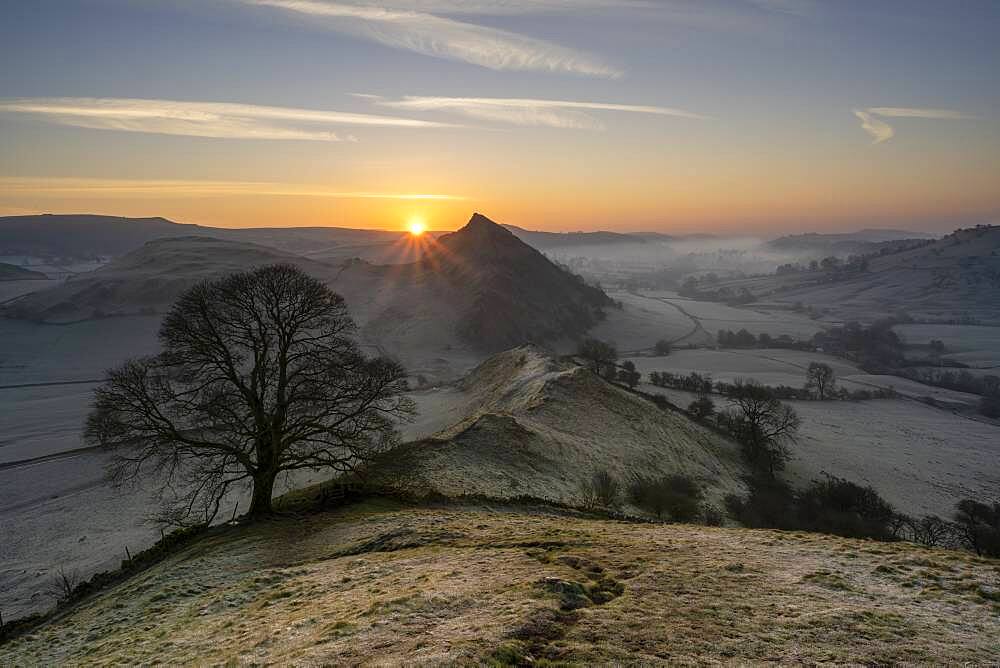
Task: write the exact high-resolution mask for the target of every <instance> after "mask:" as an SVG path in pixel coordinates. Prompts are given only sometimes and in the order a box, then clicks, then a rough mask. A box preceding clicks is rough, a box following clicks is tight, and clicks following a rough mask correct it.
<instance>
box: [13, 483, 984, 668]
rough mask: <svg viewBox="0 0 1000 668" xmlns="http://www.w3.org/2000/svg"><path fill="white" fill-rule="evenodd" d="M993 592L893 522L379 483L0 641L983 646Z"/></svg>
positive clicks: (583, 658) (669, 657)
mask: <svg viewBox="0 0 1000 668" xmlns="http://www.w3.org/2000/svg"><path fill="white" fill-rule="evenodd" d="M998 598H1000V562H996V561H990V560H984V559H978V558H975V557H972V556H971V555H967V554H961V553H948V552H942V551H938V550H931V549H924V548H917V547H914V546H912V545H906V544H882V543H870V542H863V541H855V540H846V539H839V538H832V537H827V536H820V535H809V534H801V533H787V532H777V531H754V530H734V529H720V528H705V527H695V526H684V525H648V524H630V523H623V522H610V521H606V520H595V519H589V518H586V517H582V516H578V515H573V514H566V513H557V512H555V511H552V510H547V509H541V508H521V509H513V508H509V507H507V508H505V507H497V506H491V507H489V508H483V507H454V506H448V507H403V508H401V507H398V506H397V505H396V504H394V503H391V502H384V501H378V500H373V501H369V502H367V503H365V504H361V505H356V506H351V507H347V508H344V509H341V510H338V511H335V512H333V513H326V514H320V515H313V516H310V517H307V518H304V519H299V520H295V521H292V520H288V519H286V520H284V521H274V522H264V523H258V524H255V525H252V526H249V527H241V528H234V529H230V530H227V531H223V532H217V533H214V534H210V535H208V536H206V537H205V538H203V539H202V540H200V541H199V542H197V543H195V544H194V545H190V546H187V547H184V548H183V549H181V551H180V552H178V553H177V554H176V555H174V556H173V557H171V558H169V559H168V560H167V561H165V562H163V563H161V564H159V565H157V566H154V567H153V568H151V569H150V570H148V571H146V572H143V573H141V574H139V575H137V576H135V577H133V578H132V579H130V580H128V581H126V582H124V583H122V584H120V585H118V586H116V587H115V588H114V589H111V590H109V591H107V592H106V593H103V594H101V595H99V596H97V597H95V598H93V599H91V600H89V601H86V602H84V603H83V604H81V605H79V606H78V607H76V608H75V609H73V610H70V611H68V612H67V613H66V614H65V615H64V616H63V617H62V618H61V619H58V620H55V621H53V622H51V623H49V624H48V625H46V626H43V627H42V628H39V629H37V630H36V631H35V632H33V633H32V634H30V635H27V636H23V637H21V638H18V639H16V640H13V641H11V642H9V643H8V644H6V645H5V646H2V647H0V663H2V664H4V665H38V664H48V665H54V664H73V665H87V664H97V663H130V664H131V663H149V662H156V663H174V664H176V663H191V662H195V661H198V662H202V663H227V662H232V663H278V664H289V663H297V664H306V663H310V664H312V663H315V664H319V663H327V664H347V663H350V664H360V663H369V662H378V663H380V664H402V663H407V664H413V663H418V664H440V663H443V662H457V663H493V664H495V665H496V664H499V665H504V664H527V663H539V662H542V661H563V662H569V663H578V664H592V663H611V662H632V663H636V662H643V663H653V664H665V663H677V662H692V661H697V662H706V661H707V662H712V661H733V660H745V661H767V660H772V661H773V660H786V661H798V662H838V663H850V662H855V663H860V662H865V663H896V662H921V663H958V662H980V663H982V662H989V661H994V660H995V659H996V657H997V656H998V654H1000V641H998V638H1000V616H998V615H1000V603H998Z"/></svg>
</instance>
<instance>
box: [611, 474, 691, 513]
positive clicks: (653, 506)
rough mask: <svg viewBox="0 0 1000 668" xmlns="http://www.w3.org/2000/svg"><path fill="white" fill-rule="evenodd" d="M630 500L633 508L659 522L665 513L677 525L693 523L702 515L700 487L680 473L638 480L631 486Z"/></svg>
mask: <svg viewBox="0 0 1000 668" xmlns="http://www.w3.org/2000/svg"><path fill="white" fill-rule="evenodd" d="M628 498H629V501H630V502H631V503H632V504H633V505H635V506H637V507H639V508H642V509H643V510H646V511H649V512H651V513H653V514H654V515H655V516H656V517H657V518H659V519H662V518H663V516H664V514H666V515H667V516H668V517H670V519H672V520H673V521H675V522H691V521H693V520H695V519H697V518H698V516H699V515H701V505H700V504H701V499H702V490H701V487H699V486H698V483H696V482H695V481H694V480H692V479H691V478H689V477H687V476H685V475H681V474H673V475H668V476H664V477H662V478H642V477H636V478H635V479H634V480H632V483H631V484H630V485H629V487H628Z"/></svg>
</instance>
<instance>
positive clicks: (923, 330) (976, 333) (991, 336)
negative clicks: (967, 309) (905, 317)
mask: <svg viewBox="0 0 1000 668" xmlns="http://www.w3.org/2000/svg"><path fill="white" fill-rule="evenodd" d="M893 330H894V331H895V332H896V333H897V334H899V335H900V336H901V337H903V339H904V340H905V341H906V342H907V343H909V344H926V343H929V342H930V341H931V339H939V340H941V341H942V342H943V343H944V345H945V350H946V352H945V355H944V357H946V358H948V359H953V360H956V361H959V362H962V363H964V364H968V365H969V366H972V367H977V368H981V369H982V368H1000V327H985V326H982V325H897V326H895V327H893Z"/></svg>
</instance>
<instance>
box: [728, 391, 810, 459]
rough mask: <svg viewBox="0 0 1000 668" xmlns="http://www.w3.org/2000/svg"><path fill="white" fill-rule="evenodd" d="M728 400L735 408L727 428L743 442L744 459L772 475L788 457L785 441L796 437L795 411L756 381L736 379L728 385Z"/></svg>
mask: <svg viewBox="0 0 1000 668" xmlns="http://www.w3.org/2000/svg"><path fill="white" fill-rule="evenodd" d="M729 401H730V402H731V403H732V405H733V406H734V408H735V413H734V414H731V415H730V416H729V417H728V419H727V420H726V422H728V426H729V429H730V431H732V433H733V435H734V436H735V437H736V439H737V440H738V441H740V443H741V444H742V445H743V452H744V454H745V455H746V457H747V460H748V461H749V462H750V463H751V464H752V465H753V466H755V467H757V468H758V469H760V470H763V471H767V472H768V473H769V474H770V475H771V477H772V478H773V477H774V474H775V472H776V471H779V470H781V469H783V468H784V467H785V462H787V461H788V459H790V458H791V452H790V451H789V450H788V443H793V442H795V439H796V438H797V436H798V431H799V426H800V425H801V420H800V419H799V416H798V414H797V413H796V412H795V410H794V409H793V408H792V407H791V406H787V405H785V404H783V403H781V402H780V401H778V400H777V399H775V398H774V397H773V396H772V395H771V393H770V392H769V391H768V390H767V388H766V387H764V386H763V385H761V384H760V383H757V382H756V381H744V380H742V379H737V380H736V382H735V383H733V385H732V386H731V388H730V391H729Z"/></svg>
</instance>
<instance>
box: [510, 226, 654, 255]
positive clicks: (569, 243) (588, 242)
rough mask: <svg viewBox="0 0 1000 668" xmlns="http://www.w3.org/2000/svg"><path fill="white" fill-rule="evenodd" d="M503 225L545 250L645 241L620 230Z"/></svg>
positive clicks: (532, 244)
mask: <svg viewBox="0 0 1000 668" xmlns="http://www.w3.org/2000/svg"><path fill="white" fill-rule="evenodd" d="M503 227H504V228H506V229H507V230H508V231H510V232H511V233H513V234H514V236H516V237H517V238H518V239H520V240H521V241H523V242H525V243H526V244H528V245H529V246H532V247H533V248H537V249H538V250H543V251H545V250H552V249H554V248H569V247H573V246H603V245H620V244H637V243H642V242H644V241H645V239H643V238H642V237H641V236H637V235H632V234H622V233H619V232H538V231H534V230H526V229H524V228H521V227H517V226H515V225H503Z"/></svg>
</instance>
